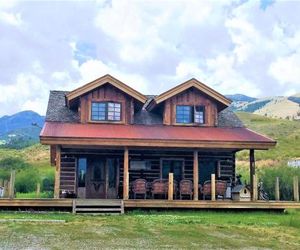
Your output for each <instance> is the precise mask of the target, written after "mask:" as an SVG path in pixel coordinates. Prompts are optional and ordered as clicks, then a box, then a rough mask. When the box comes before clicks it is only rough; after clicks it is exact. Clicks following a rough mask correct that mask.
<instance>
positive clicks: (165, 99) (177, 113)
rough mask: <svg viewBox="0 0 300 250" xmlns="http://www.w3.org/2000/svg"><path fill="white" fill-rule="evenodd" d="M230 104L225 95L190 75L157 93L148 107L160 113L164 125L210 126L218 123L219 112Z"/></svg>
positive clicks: (151, 110)
mask: <svg viewBox="0 0 300 250" xmlns="http://www.w3.org/2000/svg"><path fill="white" fill-rule="evenodd" d="M230 103H231V101H230V100H229V99H227V98H226V97H225V96H223V95H221V94H220V93H218V92H217V91H215V90H213V89H211V88H210V87H208V86H206V85H205V84H203V83H201V82H199V81H198V80H196V79H194V78H193V79H191V80H189V81H186V82H184V83H182V84H180V85H178V86H176V87H174V88H172V89H170V90H168V91H166V92H164V93H162V94H160V95H158V96H156V97H155V98H154V99H153V100H152V101H151V102H150V103H149V104H148V105H147V110H148V111H150V112H155V113H160V114H161V115H162V116H163V124H164V125H179V126H204V127H212V126H217V125H218V124H217V123H218V118H217V116H218V113H219V112H220V111H222V110H223V109H225V108H227V107H228V106H229V105H230Z"/></svg>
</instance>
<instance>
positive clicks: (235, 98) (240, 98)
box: [226, 94, 257, 102]
mask: <svg viewBox="0 0 300 250" xmlns="http://www.w3.org/2000/svg"><path fill="white" fill-rule="evenodd" d="M226 97H227V98H229V99H230V100H232V101H233V102H253V101H255V100H257V98H254V97H250V96H246V95H243V94H234V95H226Z"/></svg>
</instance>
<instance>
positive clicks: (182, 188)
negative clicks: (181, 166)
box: [179, 180, 193, 200]
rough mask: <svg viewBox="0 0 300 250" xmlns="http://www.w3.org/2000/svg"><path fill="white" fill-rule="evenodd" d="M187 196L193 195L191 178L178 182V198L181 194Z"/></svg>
mask: <svg viewBox="0 0 300 250" xmlns="http://www.w3.org/2000/svg"><path fill="white" fill-rule="evenodd" d="M183 195H186V196H189V198H190V199H192V197H193V182H192V181H191V180H181V181H180V184H179V198H180V200H181V199H182V196H183Z"/></svg>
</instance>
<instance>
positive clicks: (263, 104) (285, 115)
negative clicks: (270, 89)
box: [228, 93, 300, 121]
mask: <svg viewBox="0 0 300 250" xmlns="http://www.w3.org/2000/svg"><path fill="white" fill-rule="evenodd" d="M232 96H233V98H231V99H232V100H233V102H232V104H231V107H230V108H231V109H232V110H233V111H243V112H250V113H254V114H257V115H263V116H266V117H271V118H281V119H288V120H299V121H300V93H299V94H296V95H293V96H288V97H285V96H273V97H266V98H259V99H256V98H253V99H254V100H251V97H250V98H249V97H247V96H246V98H243V95H241V98H239V96H240V95H232ZM228 97H229V96H228ZM229 98H230V97H229Z"/></svg>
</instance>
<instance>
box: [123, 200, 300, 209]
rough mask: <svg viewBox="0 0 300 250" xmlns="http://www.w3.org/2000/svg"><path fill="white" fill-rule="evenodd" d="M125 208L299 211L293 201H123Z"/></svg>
mask: <svg viewBox="0 0 300 250" xmlns="http://www.w3.org/2000/svg"><path fill="white" fill-rule="evenodd" d="M124 207H125V208H190V209H270V210H273V209H280V210H282V209H291V208H292V209H300V203H299V202H293V201H255V202H254V201H232V200H217V201H210V200H199V201H194V200H172V201H169V200H125V201H124Z"/></svg>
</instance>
